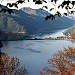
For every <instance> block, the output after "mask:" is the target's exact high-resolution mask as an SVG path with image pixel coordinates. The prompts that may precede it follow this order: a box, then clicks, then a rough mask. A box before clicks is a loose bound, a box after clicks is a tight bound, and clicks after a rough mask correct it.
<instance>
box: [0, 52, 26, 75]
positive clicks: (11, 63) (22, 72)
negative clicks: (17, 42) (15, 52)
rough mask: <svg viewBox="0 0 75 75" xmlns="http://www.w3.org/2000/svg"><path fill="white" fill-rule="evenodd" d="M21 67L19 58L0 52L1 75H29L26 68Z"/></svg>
mask: <svg viewBox="0 0 75 75" xmlns="http://www.w3.org/2000/svg"><path fill="white" fill-rule="evenodd" d="M19 66H20V61H19V59H18V58H17V57H11V56H8V54H6V53H2V52H0V75H27V70H26V69H25V67H19Z"/></svg>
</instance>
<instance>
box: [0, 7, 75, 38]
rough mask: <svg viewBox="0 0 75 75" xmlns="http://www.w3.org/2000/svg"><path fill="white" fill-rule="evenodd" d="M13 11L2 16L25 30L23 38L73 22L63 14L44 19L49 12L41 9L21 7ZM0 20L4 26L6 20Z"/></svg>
mask: <svg viewBox="0 0 75 75" xmlns="http://www.w3.org/2000/svg"><path fill="white" fill-rule="evenodd" d="M13 11H14V14H12V15H9V14H4V15H2V16H3V17H4V18H5V16H6V17H7V18H8V19H11V20H12V21H11V22H10V23H12V22H14V24H16V23H17V24H18V25H17V28H18V27H19V26H21V27H22V28H23V29H24V31H26V33H27V34H28V35H27V36H26V37H25V38H27V37H31V36H36V35H39V36H42V35H45V34H51V33H54V32H56V31H58V30H61V29H66V28H68V27H71V26H72V25H73V24H74V20H72V19H69V18H67V17H64V16H63V17H60V18H58V17H57V19H56V20H48V21H45V19H44V18H45V16H47V15H48V14H49V13H48V12H46V11H44V10H41V9H36V10H34V9H31V8H22V9H20V10H13ZM1 22H4V25H5V26H6V23H5V22H6V20H4V19H2V21H1ZM7 22H8V20H7ZM4 25H3V26H4ZM12 26H13V24H12ZM10 28H12V27H10ZM22 28H21V29H22ZM12 31H13V30H12Z"/></svg>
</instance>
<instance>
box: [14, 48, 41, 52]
mask: <svg viewBox="0 0 75 75" xmlns="http://www.w3.org/2000/svg"><path fill="white" fill-rule="evenodd" d="M14 48H17V49H23V50H27V51H30V52H35V53H41V51H37V50H34V49H32V48H27V49H25V48H21V47H14Z"/></svg>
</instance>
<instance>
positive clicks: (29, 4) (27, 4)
mask: <svg viewBox="0 0 75 75" xmlns="http://www.w3.org/2000/svg"><path fill="white" fill-rule="evenodd" d="M16 1H17V0H0V3H1V4H2V5H5V6H6V5H7V3H14V2H16ZM25 1H26V0H25ZM46 1H47V2H48V3H43V4H42V5H38V4H36V5H35V3H33V0H30V2H28V1H26V2H25V3H23V4H19V5H18V7H19V9H20V8H23V7H30V8H33V9H39V8H41V7H42V6H43V5H44V6H45V5H46V6H48V8H49V9H50V8H55V9H54V10H53V11H52V12H50V13H52V14H55V13H56V11H61V13H63V12H67V11H66V10H65V9H62V8H60V9H58V8H57V6H58V5H59V4H61V3H62V2H63V1H64V0H58V2H57V4H56V5H55V4H54V3H50V2H49V1H51V0H46ZM70 1H73V0H70ZM13 9H14V7H13ZM44 9H45V8H44ZM49 9H47V10H46V9H45V10H46V11H48V10H49Z"/></svg>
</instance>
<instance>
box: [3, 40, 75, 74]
mask: <svg viewBox="0 0 75 75" xmlns="http://www.w3.org/2000/svg"><path fill="white" fill-rule="evenodd" d="M3 44H4V47H3V48H2V51H3V52H5V53H8V54H9V55H10V56H16V57H18V58H19V60H20V62H21V65H22V66H25V67H26V68H27V70H28V72H29V75H38V74H39V72H40V71H41V70H42V69H43V68H44V67H45V66H48V62H47V61H48V59H49V58H50V57H51V56H52V55H53V54H54V53H55V52H57V51H58V50H63V49H64V48H65V47H68V46H75V44H74V43H72V42H70V41H65V40H64V41H63V40H23V41H6V42H3Z"/></svg>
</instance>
